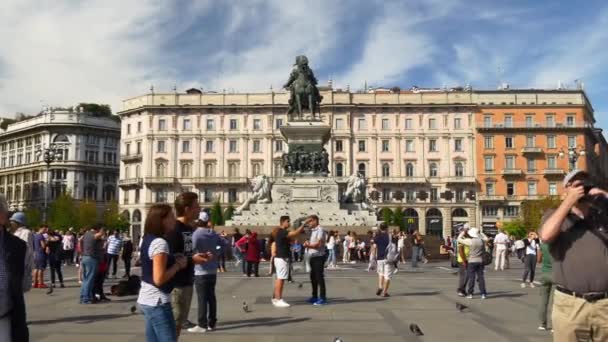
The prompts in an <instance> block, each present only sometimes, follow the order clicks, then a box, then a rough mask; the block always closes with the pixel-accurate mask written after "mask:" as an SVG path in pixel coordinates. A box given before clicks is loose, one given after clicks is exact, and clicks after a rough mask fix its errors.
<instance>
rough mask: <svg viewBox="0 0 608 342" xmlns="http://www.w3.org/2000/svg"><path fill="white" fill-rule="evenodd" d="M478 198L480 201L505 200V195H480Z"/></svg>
mask: <svg viewBox="0 0 608 342" xmlns="http://www.w3.org/2000/svg"><path fill="white" fill-rule="evenodd" d="M477 198H478V199H479V200H480V201H504V199H505V196H499V195H485V194H484V195H478V196H477Z"/></svg>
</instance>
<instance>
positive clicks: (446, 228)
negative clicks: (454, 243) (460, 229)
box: [442, 205, 454, 237]
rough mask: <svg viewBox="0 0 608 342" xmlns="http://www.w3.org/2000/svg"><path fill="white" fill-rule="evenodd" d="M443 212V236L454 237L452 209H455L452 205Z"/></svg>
mask: <svg viewBox="0 0 608 342" xmlns="http://www.w3.org/2000/svg"><path fill="white" fill-rule="evenodd" d="M442 209H443V210H442V211H443V236H444V237H446V236H451V235H452V209H454V208H453V207H452V206H451V205H448V206H447V207H445V208H442Z"/></svg>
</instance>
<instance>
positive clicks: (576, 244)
mask: <svg viewBox="0 0 608 342" xmlns="http://www.w3.org/2000/svg"><path fill="white" fill-rule="evenodd" d="M587 177H588V175H587V174H586V173H585V172H581V171H575V172H573V173H570V174H568V175H567V176H566V177H565V179H564V187H565V189H566V190H565V193H564V194H563V202H562V203H561V205H560V206H559V207H558V208H556V209H553V210H550V211H548V212H547V213H546V214H545V215H544V216H543V218H542V221H541V222H542V223H541V227H540V228H539V230H538V233H536V232H535V231H530V232H529V233H528V234H527V236H526V237H525V238H524V239H521V240H517V239H514V238H512V237H509V236H508V235H507V234H506V232H505V231H504V230H503V229H502V227H501V226H500V225H499V226H498V234H496V235H495V236H486V235H485V234H484V233H483V232H482V231H480V229H477V228H475V227H469V226H467V225H463V226H462V227H461V228H460V229H459V230H458V231H457V232H456V233H455V234H454V236H453V237H447V238H446V239H445V241H444V242H443V245H442V246H441V250H442V251H444V252H446V253H448V254H450V256H451V257H452V258H453V262H452V266H455V267H458V272H457V274H458V275H459V276H458V285H457V288H456V293H457V295H458V296H461V297H467V298H469V299H473V298H474V297H475V296H476V295H479V297H480V298H481V299H486V298H488V292H489V291H488V289H487V283H486V279H485V277H486V272H487V271H486V267H492V264H493V268H494V271H495V272H500V271H504V270H505V269H508V268H510V266H512V263H513V260H512V259H511V257H516V258H517V259H518V260H520V261H521V263H522V264H523V273H522V275H521V279H522V282H521V287H522V288H527V287H529V288H533V287H535V286H540V287H541V289H540V295H541V304H540V306H539V310H538V311H539V312H538V315H539V329H540V330H549V329H552V331H554V338H555V340H556V341H571V340H576V339H577V338H579V337H581V336H591V337H592V340H608V332H607V331H606V328H605V319H606V318H608V317H607V316H605V312H606V309H607V308H608V276H606V274H607V273H606V271H608V234H607V233H606V232H605V227H606V225H605V223H607V222H608V218H605V216H606V215H608V214H607V213H606V212H605V211H602V210H603V209H604V207H605V208H608V193H606V192H605V191H603V190H600V189H599V188H594V187H589V185H588V184H587V183H585V182H587V181H588V179H587ZM585 184H587V185H585ZM585 187H587V189H585ZM589 198H591V199H589ZM277 223H278V226H277V227H276V228H275V229H273V230H272V232H271V233H270V234H269V236H268V237H267V238H260V237H259V235H258V232H256V231H252V230H246V231H245V232H244V234H241V233H240V231H239V230H238V229H235V230H234V232H231V233H230V234H226V233H225V232H224V231H221V232H219V233H218V232H216V231H215V229H214V225H213V223H212V222H211V221H210V219H209V213H208V212H207V211H206V210H201V208H200V206H199V204H198V197H197V195H196V194H194V193H191V192H185V193H182V194H180V195H179V196H178V197H177V199H176V201H175V205H174V207H173V206H170V205H167V204H157V205H154V206H152V207H151V208H150V209H149V211H148V213H147V217H146V222H145V225H144V235H143V237H142V239H141V241H140V243H139V246H134V245H133V242H132V241H131V240H130V238H129V237H128V235H126V234H124V233H121V232H119V231H113V232H111V233H109V232H108V231H107V230H106V229H105V227H103V225H100V224H98V225H94V226H92V227H90V228H88V229H83V230H81V231H78V232H75V231H74V229H68V230H67V231H66V232H65V233H61V232H58V231H55V230H53V229H52V228H50V227H48V226H46V225H43V226H41V227H40V228H39V229H38V230H37V231H36V232H32V231H31V230H29V229H28V228H27V227H26V220H25V215H24V214H23V213H21V212H16V213H13V214H12V215H10V216H9V212H8V209H7V205H6V201H5V200H3V198H1V196H0V225H1V226H2V227H3V229H0V246H2V248H0V340H2V341H4V340H6V341H27V340H28V329H27V325H26V323H25V304H24V298H23V294H24V292H27V291H29V290H30V289H31V288H34V289H47V290H48V291H52V290H53V289H55V288H63V287H64V278H63V272H62V267H65V266H70V265H74V266H77V267H78V269H79V272H78V273H79V281H80V283H81V290H80V303H81V304H83V305H88V304H94V303H98V302H103V301H107V300H108V299H107V298H106V297H105V291H104V280H105V279H107V278H117V275H118V266H117V265H118V263H119V261H120V260H122V261H123V266H124V270H125V273H124V275H123V278H125V279H128V280H129V282H130V283H133V281H134V280H136V282H137V289H136V290H135V291H134V292H133V293H132V294H137V295H138V297H137V303H138V305H139V308H140V311H141V312H142V313H143V316H144V321H145V332H146V339H147V340H148V341H176V340H177V339H178V338H179V336H180V334H181V333H182V329H187V331H188V332H190V333H203V332H207V331H213V330H215V329H216V327H217V324H218V317H217V311H218V310H217V307H218V300H217V298H216V294H215V292H216V284H217V280H218V278H217V273H221V272H225V271H226V260H227V259H230V258H233V259H234V260H235V265H236V266H237V267H239V266H240V267H239V269H240V270H241V271H242V272H243V276H244V277H259V276H260V262H261V261H270V269H269V274H270V275H273V276H274V280H273V284H272V288H273V291H272V297H271V298H269V300H270V304H271V305H273V306H274V307H276V308H279V309H280V308H288V307H290V304H289V303H288V302H287V300H286V299H285V297H284V288H285V283H286V282H290V281H292V272H293V269H294V264H295V263H297V262H303V265H305V268H306V271H307V272H308V274H309V277H310V284H311V296H310V298H309V299H308V302H309V303H310V304H311V305H314V306H323V305H326V304H328V300H329V298H328V293H329V292H330V291H329V289H328V288H327V286H326V285H327V284H326V282H325V272H326V270H331V269H335V268H337V259H338V258H339V256H342V261H343V263H344V264H345V265H348V264H350V263H353V262H355V263H356V262H360V263H366V264H367V270H368V271H372V270H375V271H376V272H377V275H378V286H377V291H376V295H377V296H382V297H390V292H389V288H390V283H391V280H392V278H393V277H394V275H395V274H396V273H397V272H398V271H399V263H404V262H405V261H406V259H407V257H408V256H407V255H406V250H411V267H417V266H418V262H421V261H422V262H427V259H426V257H427V255H428V254H427V250H426V247H425V241H424V240H425V239H424V237H423V236H422V235H421V234H419V233H418V232H416V231H414V232H412V233H411V234H407V233H405V232H401V231H389V228H388V226H386V225H385V224H383V223H382V224H380V225H379V226H378V229H375V230H373V231H370V232H369V233H367V234H366V235H364V236H357V235H356V234H355V233H354V232H348V233H347V234H345V235H344V236H340V234H339V232H337V231H326V230H325V229H324V228H323V227H322V226H321V225H320V219H319V217H317V216H316V215H310V216H308V217H307V218H305V219H298V220H296V221H294V222H293V223H292V220H291V218H290V217H289V216H281V217H280V218H278V222H277ZM408 247H409V248H408ZM135 251H137V252H136V253H135ZM133 257H136V260H137V261H136V263H137V265H139V266H141V272H140V274H141V276H140V277H138V276H132V275H131V272H130V269H131V260H132V259H133ZM510 259H511V260H510ZM553 264H555V266H556V267H553ZM537 265H541V266H540V275H539V276H538V277H537V276H536V268H537ZM47 267H48V268H49V269H50V274H48V275H47V276H46V277H45V271H46V269H47ZM537 278H538V279H539V280H538V279H537ZM47 279H50V282H49V283H47V282H46V280H47ZM476 287H477V292H476V291H475V288H476ZM194 289H196V294H197V297H196V300H197V301H198V313H197V318H198V319H197V321H196V323H191V322H189V321H188V319H187V318H188V315H189V311H190V306H191V302H192V297H193V293H194ZM551 297H553V298H554V299H553V301H554V304H553V310H552V314H551V315H550V314H549V312H550V311H551V310H549V309H550V302H551V300H550V299H551ZM550 316H551V317H550ZM550 318H551V319H550ZM550 322H552V324H551V326H550V325H549V323H550Z"/></svg>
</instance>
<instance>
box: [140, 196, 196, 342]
mask: <svg viewBox="0 0 608 342" xmlns="http://www.w3.org/2000/svg"><path fill="white" fill-rule="evenodd" d="M174 228H175V214H174V213H173V209H172V208H171V207H170V206H169V205H167V204H155V205H153V206H152V207H151V208H150V210H149V211H148V216H147V217H146V223H145V225H144V237H143V239H142V244H141V257H140V259H141V274H142V277H141V278H142V281H141V290H140V291H139V297H138V298H137V303H138V304H139V308H140V310H141V311H142V312H143V314H144V319H145V322H146V327H145V331H146V341H147V342H161V341H162V342H175V341H177V331H176V329H175V318H174V317H173V311H172V310H171V291H172V290H173V283H172V281H171V280H172V278H173V276H175V273H177V272H178V271H179V270H181V269H183V268H185V267H186V265H187V261H186V258H185V257H184V256H183V255H179V256H173V255H171V254H170V253H169V244H168V243H167V241H166V240H165V239H164V236H165V235H166V234H167V233H169V232H171V231H172V230H173V229H174Z"/></svg>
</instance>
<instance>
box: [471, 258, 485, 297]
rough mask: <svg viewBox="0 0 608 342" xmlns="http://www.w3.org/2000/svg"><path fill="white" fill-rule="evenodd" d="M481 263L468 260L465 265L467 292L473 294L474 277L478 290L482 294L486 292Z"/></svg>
mask: <svg viewBox="0 0 608 342" xmlns="http://www.w3.org/2000/svg"><path fill="white" fill-rule="evenodd" d="M483 268H484V266H483V264H482V263H480V262H470V263H469V264H468V265H467V276H468V278H469V279H468V284H469V286H468V287H469V289H468V294H469V295H473V292H475V278H477V279H478V283H479V292H480V293H481V294H482V295H485V294H486V279H485V278H484V276H483Z"/></svg>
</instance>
